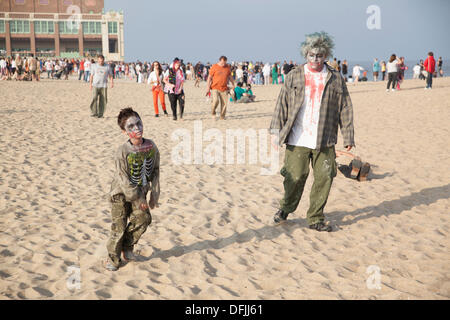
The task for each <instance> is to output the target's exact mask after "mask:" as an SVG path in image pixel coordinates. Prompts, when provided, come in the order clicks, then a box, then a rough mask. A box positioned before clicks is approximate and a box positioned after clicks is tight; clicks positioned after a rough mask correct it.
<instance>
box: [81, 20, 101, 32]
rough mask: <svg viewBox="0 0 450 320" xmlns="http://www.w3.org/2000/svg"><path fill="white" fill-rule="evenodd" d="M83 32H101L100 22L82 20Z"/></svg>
mask: <svg viewBox="0 0 450 320" xmlns="http://www.w3.org/2000/svg"><path fill="white" fill-rule="evenodd" d="M83 33H84V34H102V23H101V22H96V21H89V22H87V21H86V22H83Z"/></svg>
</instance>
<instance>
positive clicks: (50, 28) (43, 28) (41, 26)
mask: <svg viewBox="0 0 450 320" xmlns="http://www.w3.org/2000/svg"><path fill="white" fill-rule="evenodd" d="M34 32H35V33H37V34H53V33H55V27H54V25H53V21H35V22H34Z"/></svg>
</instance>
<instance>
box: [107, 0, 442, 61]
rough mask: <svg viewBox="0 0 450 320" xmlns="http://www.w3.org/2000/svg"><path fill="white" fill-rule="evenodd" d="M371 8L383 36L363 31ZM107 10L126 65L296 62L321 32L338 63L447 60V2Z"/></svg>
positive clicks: (268, 1) (115, 1) (119, 0)
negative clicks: (121, 39)
mask: <svg viewBox="0 0 450 320" xmlns="http://www.w3.org/2000/svg"><path fill="white" fill-rule="evenodd" d="M370 5H377V6H379V7H380V9H381V30H372V31H371V30H369V29H368V28H367V20H368V18H369V15H368V14H367V13H366V10H367V8H368V7H369V6H370ZM105 8H106V10H123V11H124V15H125V58H126V60H127V61H130V60H137V59H140V60H141V61H147V60H148V61H152V60H160V61H169V60H171V59H173V58H174V57H180V58H183V59H184V60H185V62H189V61H190V62H197V61H203V62H208V61H210V62H215V61H216V60H217V58H218V57H219V56H221V55H227V56H228V57H229V60H230V61H242V60H258V61H259V60H262V61H270V62H272V61H279V60H290V59H292V60H294V61H298V62H301V61H303V59H302V58H301V57H300V53H299V47H300V44H301V42H302V41H303V40H304V36H305V34H307V33H311V32H315V31H322V30H323V31H326V32H328V33H329V34H331V35H332V36H333V37H334V39H335V42H336V50H335V56H336V57H338V58H339V59H342V60H343V59H348V60H353V61H355V60H357V61H368V60H372V58H374V57H378V58H380V59H386V58H387V57H388V56H389V55H390V54H392V53H396V54H397V55H400V56H405V57H406V59H407V60H416V59H419V58H425V57H426V54H427V52H428V51H430V50H432V51H434V52H435V55H437V56H442V57H443V58H444V59H445V60H446V59H448V58H449V57H450V40H449V36H448V32H449V31H450V19H449V17H448V14H449V13H450V1H448V0H428V1H425V0H339V1H336V0H322V1H302V0H167V1H166V0H158V1H155V0H150V1H149V0H129V1H124V0H105Z"/></svg>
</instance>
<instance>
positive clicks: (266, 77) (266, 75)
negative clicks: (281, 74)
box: [263, 63, 271, 86]
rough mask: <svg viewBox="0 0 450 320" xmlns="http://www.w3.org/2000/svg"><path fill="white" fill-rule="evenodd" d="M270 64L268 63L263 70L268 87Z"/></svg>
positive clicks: (265, 83)
mask: <svg viewBox="0 0 450 320" xmlns="http://www.w3.org/2000/svg"><path fill="white" fill-rule="evenodd" d="M270 72H271V70H270V64H269V63H266V64H265V65H264V68H263V76H264V85H266V86H268V85H269V84H270Z"/></svg>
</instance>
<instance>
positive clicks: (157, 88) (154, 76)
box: [148, 61, 169, 118]
mask: <svg viewBox="0 0 450 320" xmlns="http://www.w3.org/2000/svg"><path fill="white" fill-rule="evenodd" d="M162 79H163V70H162V68H161V64H160V63H159V62H158V61H155V62H153V64H152V68H151V73H150V76H149V77H148V82H149V84H150V85H151V86H152V92H153V106H154V107H155V117H156V118H159V106H158V99H159V100H160V101H161V105H162V108H163V111H164V114H165V115H166V116H167V117H168V116H169V114H168V113H167V110H166V99H165V96H164V90H163V88H162V86H163V81H162Z"/></svg>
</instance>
